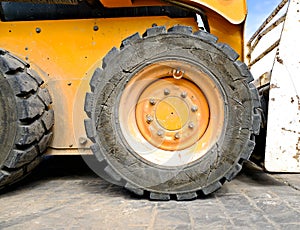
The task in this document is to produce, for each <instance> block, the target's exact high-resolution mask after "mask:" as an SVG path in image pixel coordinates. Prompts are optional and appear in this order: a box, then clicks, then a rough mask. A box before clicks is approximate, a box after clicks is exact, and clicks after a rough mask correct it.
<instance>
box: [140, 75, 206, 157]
mask: <svg viewBox="0 0 300 230" xmlns="http://www.w3.org/2000/svg"><path fill="white" fill-rule="evenodd" d="M136 122H137V125H138V128H139V130H140V132H141V134H142V135H143V136H144V138H145V139H146V140H147V141H148V142H150V143H151V144H152V145H154V146H156V147H157V148H161V149H164V150H171V151H175V150H181V149H186V148H188V147H190V146H191V145H193V144H194V143H195V142H196V141H198V140H199V139H200V137H201V136H202V135H203V133H204V132H205V130H206V128H207V126H208V122H209V107H208V104H207V101H206V98H205V96H204V95H203V93H202V92H201V90H200V89H199V88H198V87H196V86H195V85H194V84H193V83H191V82H190V81H188V80H186V79H175V78H173V77H172V76H168V77H165V78H163V79H160V80H159V81H155V82H153V83H152V84H150V85H149V86H148V87H147V88H146V89H145V90H144V91H143V93H142V94H141V96H140V97H139V100H138V103H137V106H136Z"/></svg>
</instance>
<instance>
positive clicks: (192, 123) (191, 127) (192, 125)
mask: <svg viewBox="0 0 300 230" xmlns="http://www.w3.org/2000/svg"><path fill="white" fill-rule="evenodd" d="M189 128H190V129H193V128H195V124H194V122H192V121H191V122H190V123H189Z"/></svg>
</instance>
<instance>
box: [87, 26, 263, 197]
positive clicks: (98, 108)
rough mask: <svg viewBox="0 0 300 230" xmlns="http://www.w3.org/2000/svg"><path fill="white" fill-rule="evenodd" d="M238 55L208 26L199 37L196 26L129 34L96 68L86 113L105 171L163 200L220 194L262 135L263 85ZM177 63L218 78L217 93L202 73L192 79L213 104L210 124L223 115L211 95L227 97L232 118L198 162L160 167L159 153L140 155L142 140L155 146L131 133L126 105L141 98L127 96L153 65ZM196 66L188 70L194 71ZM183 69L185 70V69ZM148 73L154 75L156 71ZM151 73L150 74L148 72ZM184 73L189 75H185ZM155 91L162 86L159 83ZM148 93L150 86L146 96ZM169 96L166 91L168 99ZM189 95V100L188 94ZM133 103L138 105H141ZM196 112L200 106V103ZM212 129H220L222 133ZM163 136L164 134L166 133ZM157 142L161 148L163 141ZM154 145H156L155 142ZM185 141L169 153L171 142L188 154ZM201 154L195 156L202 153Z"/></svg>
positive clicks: (135, 189)
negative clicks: (255, 82)
mask: <svg viewBox="0 0 300 230" xmlns="http://www.w3.org/2000/svg"><path fill="white" fill-rule="evenodd" d="M237 58H238V54H237V53H236V52H234V51H233V50H232V49H231V48H230V47H229V46H228V45H226V44H222V43H217V38H216V37H215V36H213V35H211V34H208V33H206V32H203V31H198V32H196V33H194V34H193V33H192V29H191V28H190V27H185V26H175V27H172V28H170V29H169V30H168V31H166V29H165V27H153V28H151V29H148V30H147V31H146V33H145V34H144V35H143V37H140V36H139V35H138V34H135V35H133V36H130V37H129V38H127V39H125V40H124V41H123V42H122V44H121V47H120V50H118V49H116V48H113V49H112V50H111V51H110V52H109V53H108V54H107V55H106V57H105V58H104V59H103V64H102V68H98V69H97V70H96V71H95V73H94V75H93V77H92V80H91V82H90V85H91V91H92V92H91V93H88V94H87V96H86V102H85V111H86V113H87V115H88V117H89V119H87V120H86V121H85V127H86V131H87V135H88V137H89V138H90V139H91V140H92V141H93V143H94V144H93V145H92V146H91V149H92V151H93V153H94V154H95V155H96V157H97V159H98V160H99V161H100V162H101V163H102V164H104V165H105V166H104V167H105V169H104V171H105V172H106V173H107V174H108V175H109V176H110V177H111V178H113V179H114V180H115V181H116V182H117V183H118V184H121V185H123V186H124V187H125V188H127V189H129V190H130V191H132V192H134V193H136V194H138V195H149V197H150V199H158V200H169V199H178V200H188V199H194V198H196V197H197V196H198V195H200V194H202V195H203V194H204V195H207V194H210V193H212V192H214V191H216V190H217V189H219V188H220V187H221V185H222V184H223V183H224V182H225V181H226V180H227V181H230V180H231V179H233V178H234V177H235V176H236V175H237V173H238V172H239V171H240V170H241V168H242V163H243V161H244V160H248V159H249V157H250V154H251V152H252V151H253V149H254V146H255V141H254V139H255V138H254V135H256V134H258V133H259V127H260V115H259V113H258V111H257V108H258V107H259V106H260V102H259V98H258V94H257V90H256V88H255V87H254V86H253V85H252V84H251V83H250V82H251V81H252V80H253V78H252V75H251V73H250V72H249V71H248V68H247V66H246V65H245V64H244V63H242V62H240V61H238V60H237ZM172 62H175V63H178V65H180V64H183V65H184V66H190V67H191V69H197V70H199V78H202V77H203V81H207V82H213V87H211V90H210V91H212V93H210V92H209V91H208V90H207V89H205V88H206V87H207V86H205V85H201V81H202V80H199V79H198V80H197V79H195V78H194V80H195V82H197V84H196V83H195V82H193V78H189V77H187V80H188V81H189V82H192V84H196V86H197V87H198V88H200V90H202V92H204V95H205V97H207V98H208V100H207V101H208V106H209V107H210V109H211V110H210V115H209V116H210V117H209V119H210V121H209V122H210V123H214V122H215V123H216V121H213V118H214V117H215V116H217V117H218V114H216V113H215V112H214V109H213V107H214V105H213V104H214V101H213V100H211V99H209V97H210V96H209V94H214V92H215V93H216V94H218V95H220V97H221V102H218V103H219V104H220V106H221V107H222V108H223V110H221V111H222V113H223V115H224V118H222V116H223V115H222V116H220V118H222V119H224V121H223V120H222V121H217V122H220V124H222V126H221V127H220V130H221V131H220V134H218V136H217V137H216V136H212V137H211V139H210V140H209V141H210V143H209V146H210V147H209V148H208V149H207V151H205V153H204V154H203V155H202V156H200V157H198V158H196V159H195V160H192V161H191V160H188V161H187V162H188V163H186V164H184V163H182V164H181V163H180V162H178V161H177V160H175V163H174V164H173V163H172V162H171V161H170V162H171V163H170V162H167V163H166V164H159V163H157V161H156V160H155V159H154V158H149V159H150V160H149V159H148V156H147V155H143V154H142V153H140V152H139V149H138V147H136V146H139V147H141V148H142V146H141V144H140V142H143V143H144V144H145V145H149V144H147V143H146V142H147V141H144V140H143V139H142V138H140V137H139V139H136V140H135V137H134V136H130V134H131V131H130V130H131V128H128V129H126V128H124V127H127V126H130V125H128V124H125V123H124V119H123V118H120V117H124V111H122V109H125V110H126V111H127V109H126V105H125V106H124V105H122V104H128V106H130V104H132V103H131V100H135V99H134V98H132V99H131V97H128V98H127V100H126V99H125V100H123V99H122V97H123V96H124V95H123V94H125V91H126V89H127V88H128V87H133V88H132V89H131V90H130V89H129V90H127V91H126V92H127V93H128V95H133V94H131V93H130V91H132V92H133V91H136V90H137V91H138V90H139V89H138V88H134V86H132V85H134V84H136V83H137V82H138V80H143V78H142V77H141V78H139V79H138V80H137V81H135V82H134V83H132V81H133V79H135V78H136V76H140V75H143V71H144V70H145V69H147V68H148V67H149V66H151V65H156V64H157V63H163V64H162V66H164V65H165V63H171V64H170V66H173V67H172V68H174V65H175V64H174V65H173V64H172ZM154 70H157V69H154ZM189 71H190V70H189V69H188V68H186V75H187V76H188V74H189ZM144 72H145V71H144ZM175 72H176V71H175ZM178 73H179V75H181V72H180V70H179V72H178ZM148 74H151V71H150V72H149V73H148ZM171 75H172V74H171ZM173 76H174V78H175V77H176V78H177V77H178V78H180V77H182V76H177V75H176V76H175V75H173ZM204 76H205V77H204ZM143 77H145V78H146V77H147V74H144V75H143ZM168 77H170V76H159V77H158V78H157V79H156V80H162V79H165V78H168ZM171 78H172V76H171ZM184 78H185V75H183V78H182V79H184ZM204 78H205V79H204ZM170 81H172V80H170ZM174 81H175V82H176V80H174ZM179 81H181V80H179ZM182 81H184V80H182ZM153 82H154V83H153ZM153 82H151V84H152V83H153V84H156V83H155V82H156V81H153ZM185 84H189V83H185ZM207 85H208V84H207ZM186 88H188V87H186ZM147 89H148V88H147ZM153 90H154V91H155V87H154V88H153ZM128 91H129V92H128ZM145 91H146V90H145ZM205 92H206V93H205ZM143 93H144V91H142V92H140V93H138V94H139V95H143ZM169 93H170V92H165V98H167V97H168V96H167V95H168V94H169ZM139 95H138V96H139ZM141 97H142V96H141ZM174 97H175V96H173V98H174ZM179 98H180V97H179ZM182 98H186V95H183V96H182ZM182 98H181V99H182ZM212 98H213V97H212ZM215 98H216V97H215ZM181 99H178V100H177V99H176V100H177V101H180V100H181ZM163 100H164V99H163ZM191 100H192V99H191ZM133 104H134V105H135V102H133ZM150 104H151V105H150ZM150 104H149V106H154V104H155V102H153V101H151V98H150ZM120 108H121V109H120ZM133 109H137V108H133ZM192 110H193V112H195V111H196V109H193V108H192ZM128 111H129V110H128ZM216 111H217V110H216ZM172 114H173V113H172ZM125 116H126V114H125ZM128 116H129V115H128ZM122 119H123V120H122ZM139 119H144V118H139V117H136V120H139ZM147 119H148V118H147ZM130 121H131V122H132V121H133V120H130ZM147 121H148V123H149V124H150V122H152V121H153V120H152V118H151V117H150V118H149V120H147ZM208 127H209V126H208ZM216 127H217V126H216ZM189 128H191V129H193V127H189ZM207 129H209V128H207ZM217 129H219V128H217ZM124 130H125V131H124ZM128 130H129V131H128ZM136 130H138V129H136ZM127 131H128V132H127ZM166 131H168V130H167V129H166ZM205 132H207V131H205ZM211 132H213V133H214V130H211ZM171 133H172V132H171ZM161 134H162V133H157V135H159V136H161ZM204 135H205V134H204ZM190 137H191V138H193V136H190ZM178 138H179V136H177V137H176V136H175V139H178ZM201 138H202V137H201ZM201 138H200V139H199V140H197V141H198V142H199V141H200V140H201ZM145 139H146V138H145ZM150 142H151V140H150ZM198 142H197V143H198ZM153 143H154V145H156V143H157V142H156V141H153ZM153 143H152V142H151V144H152V145H153ZM195 143H196V142H195ZM182 146H183V147H181V149H178V151H177V150H176V149H172V148H173V147H172V148H171V151H169V150H168V148H169V147H168V145H165V146H163V147H162V148H163V150H161V151H163V152H164V153H167V154H174V155H176V154H177V153H178V152H179V153H184V152H182V151H184V150H185V149H184V148H186V147H184V146H185V145H182ZM188 149H191V148H190V147H188ZM159 151H160V150H159ZM197 151H198V150H195V152H194V153H195V154H197ZM199 151H202V150H199ZM176 156H178V154H177V155H176ZM179 157H181V155H180V154H179ZM151 159H154V160H153V161H152V160H151Z"/></svg>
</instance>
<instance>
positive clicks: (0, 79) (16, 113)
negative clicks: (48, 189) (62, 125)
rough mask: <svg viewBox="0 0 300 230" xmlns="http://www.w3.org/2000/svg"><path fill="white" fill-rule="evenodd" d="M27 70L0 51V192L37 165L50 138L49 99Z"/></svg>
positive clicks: (36, 75) (25, 64) (40, 83)
mask: <svg viewBox="0 0 300 230" xmlns="http://www.w3.org/2000/svg"><path fill="white" fill-rule="evenodd" d="M29 67H30V66H29V64H27V63H25V62H23V61H22V60H20V59H19V58H17V57H15V56H13V55H11V54H10V53H9V52H7V51H5V50H0V189H3V188H4V187H6V186H8V185H10V184H13V183H15V182H16V181H18V180H20V179H21V178H23V177H24V176H26V175H27V174H28V173H29V172H30V171H32V169H33V168H35V166H37V164H38V163H39V162H40V159H41V154H42V153H43V152H44V151H45V150H46V148H47V147H48V145H49V142H50V141H51V137H52V132H51V128H52V126H53V123H54V113H53V110H52V109H50V107H49V106H50V104H51V103H52V101H51V97H50V94H49V92H48V90H47V89H46V88H43V87H42V84H43V80H42V79H41V78H40V77H39V76H38V74H37V73H36V72H35V71H34V70H32V69H30V68H29Z"/></svg>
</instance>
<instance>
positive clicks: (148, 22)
mask: <svg viewBox="0 0 300 230" xmlns="http://www.w3.org/2000/svg"><path fill="white" fill-rule="evenodd" d="M101 3H102V5H103V6H104V7H107V8H114V7H118V8H122V7H138V6H151V5H152V6H163V5H170V4H175V5H179V6H182V7H188V8H190V9H193V10H195V12H197V10H201V11H203V12H204V13H205V15H206V16H207V20H208V24H209V27H210V32H211V33H212V34H214V35H215V36H217V37H218V38H219V41H221V42H224V43H227V44H229V45H230V46H231V47H233V48H234V49H235V50H236V51H237V52H238V53H239V54H240V58H241V59H243V30H244V21H245V18H246V2H245V0H213V1H209V0H203V1H200V0H199V1H167V2H161V1H143V0H140V1H139V0H136V1H130V0H118V1H117V0H115V1H111V0H110V1H108V0H102V1H101ZM0 24H1V25H0V34H1V35H0V47H1V48H3V49H6V50H8V51H10V52H11V53H13V54H14V55H16V56H18V57H20V58H21V59H23V60H25V61H27V62H28V63H29V64H30V65H31V67H32V68H33V69H35V70H36V71H37V72H38V73H39V74H40V76H41V77H42V78H43V80H44V81H45V83H46V86H47V88H48V89H49V92H50V94H51V96H52V100H53V104H52V106H53V109H54V111H55V122H54V128H53V133H54V137H53V140H52V142H51V145H50V146H49V149H48V152H47V153H48V154H78V153H79V151H78V149H82V148H83V149H84V148H88V146H89V141H88V139H87V138H86V134H85V129H84V119H85V118H86V114H85V112H84V100H85V94H86V92H88V91H89V82H90V79H91V77H92V74H93V72H94V70H95V68H96V67H97V66H100V65H101V62H102V58H103V57H104V56H105V55H106V54H107V53H108V51H109V50H110V49H111V48H112V47H114V46H115V47H119V45H120V44H121V41H122V40H123V39H124V38H126V37H128V36H130V35H131V34H134V33H136V32H139V33H140V34H143V33H144V32H145V31H146V29H147V28H150V27H152V25H153V24H156V25H159V26H166V27H167V28H169V27H171V26H173V25H177V24H180V25H188V26H192V27H193V29H194V30H195V31H196V30H198V25H197V22H196V20H195V18H193V17H190V18H169V17H167V16H144V17H114V18H90V19H69V20H40V21H1V22H0Z"/></svg>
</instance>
